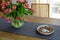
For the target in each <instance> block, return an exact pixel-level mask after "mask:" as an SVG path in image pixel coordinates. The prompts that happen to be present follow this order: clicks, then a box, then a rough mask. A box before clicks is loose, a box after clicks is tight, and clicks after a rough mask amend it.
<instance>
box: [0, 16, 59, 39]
mask: <svg viewBox="0 0 60 40" xmlns="http://www.w3.org/2000/svg"><path fill="white" fill-rule="evenodd" d="M24 20H25V21H28V22H38V23H45V24H53V25H60V19H52V18H42V17H35V16H25V18H24ZM0 40H46V39H43V38H35V37H30V36H24V35H19V34H13V33H8V32H2V31H0Z"/></svg>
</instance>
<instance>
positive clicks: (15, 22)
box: [12, 19, 24, 28]
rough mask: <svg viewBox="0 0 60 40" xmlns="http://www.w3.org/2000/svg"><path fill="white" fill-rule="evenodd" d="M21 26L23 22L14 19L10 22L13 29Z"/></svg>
mask: <svg viewBox="0 0 60 40" xmlns="http://www.w3.org/2000/svg"><path fill="white" fill-rule="evenodd" d="M23 24H24V20H17V19H14V20H13V21H12V26H13V27H15V28H20V27H22V25H23Z"/></svg>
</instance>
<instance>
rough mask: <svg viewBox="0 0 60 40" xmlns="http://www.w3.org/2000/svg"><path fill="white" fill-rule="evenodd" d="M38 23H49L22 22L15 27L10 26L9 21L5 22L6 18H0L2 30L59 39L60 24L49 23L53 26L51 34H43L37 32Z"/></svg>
mask: <svg viewBox="0 0 60 40" xmlns="http://www.w3.org/2000/svg"><path fill="white" fill-rule="evenodd" d="M40 25H49V24H42V23H33V22H24V25H23V26H22V27H21V28H19V29H16V28H13V27H12V25H11V23H6V20H4V19H0V29H1V30H2V29H3V28H4V29H3V30H2V31H6V32H11V33H15V34H23V35H27V36H33V37H38V38H47V39H48V40H60V26H55V25H50V26H52V27H53V28H54V33H53V34H52V35H49V36H45V35H42V34H39V33H38V32H37V31H36V28H37V27H38V26H40ZM5 27H7V28H5Z"/></svg>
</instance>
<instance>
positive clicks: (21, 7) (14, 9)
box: [1, 0, 33, 28]
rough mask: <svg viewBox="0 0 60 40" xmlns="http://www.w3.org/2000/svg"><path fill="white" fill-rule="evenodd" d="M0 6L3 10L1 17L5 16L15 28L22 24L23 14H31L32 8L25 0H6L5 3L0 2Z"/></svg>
mask: <svg viewBox="0 0 60 40" xmlns="http://www.w3.org/2000/svg"><path fill="white" fill-rule="evenodd" d="M1 8H2V9H3V10H4V11H3V12H4V13H3V16H2V18H6V20H7V22H8V23H9V22H11V24H12V25H13V27H15V28H20V27H21V26H22V25H23V24H24V15H32V14H33V9H32V8H29V3H28V1H27V0H16V4H12V3H11V2H10V1H9V0H6V3H2V4H1Z"/></svg>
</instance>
